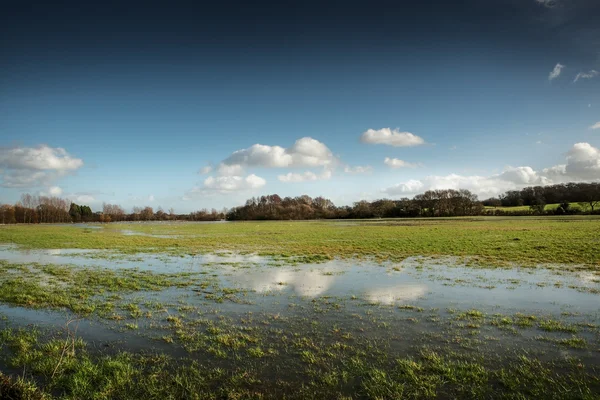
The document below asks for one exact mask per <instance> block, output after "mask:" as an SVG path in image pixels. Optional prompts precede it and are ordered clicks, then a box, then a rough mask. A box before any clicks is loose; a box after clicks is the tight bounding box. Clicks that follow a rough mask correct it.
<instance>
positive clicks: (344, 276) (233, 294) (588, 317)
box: [0, 245, 600, 362]
mask: <svg viewBox="0 0 600 400" xmlns="http://www.w3.org/2000/svg"><path fill="white" fill-rule="evenodd" d="M0 260H4V261H7V262H9V263H15V264H23V263H24V264H27V263H37V264H60V265H72V266H73V268H77V267H86V268H108V269H112V270H121V269H136V270H140V271H151V272H153V273H169V274H173V273H178V272H186V273H192V274H194V276H196V277H197V279H199V281H198V282H200V281H202V282H205V283H207V285H205V286H202V285H200V284H199V283H198V284H194V285H191V286H189V287H182V288H178V287H171V288H168V289H165V290H162V291H159V292H156V291H154V292H133V293H129V294H125V295H123V296H122V301H121V302H122V303H127V302H136V301H137V302H138V303H139V304H150V303H155V304H163V305H164V306H162V308H161V311H159V312H156V311H155V312H154V317H153V318H155V319H150V320H143V319H140V320H139V321H138V320H137V319H136V321H135V322H136V324H138V325H139V330H136V331H128V330H126V329H125V324H126V323H128V322H132V321H131V320H127V319H125V320H124V321H106V320H101V321H95V320H93V319H91V320H84V321H82V322H81V324H80V328H79V329H80V333H81V335H82V336H83V338H84V339H86V340H91V341H97V342H98V343H111V342H114V341H122V342H126V348H127V349H129V350H136V351H137V350H138V349H141V348H147V347H150V346H151V347H159V348H161V349H164V348H166V347H168V345H166V344H165V343H163V342H160V341H156V340H153V339H152V338H153V337H160V336H161V335H162V334H163V333H165V332H168V327H166V326H164V324H161V321H163V322H164V318H166V316H167V315H177V314H178V309H179V308H180V307H181V306H182V305H184V306H186V307H192V308H194V309H195V310H197V311H196V313H197V315H200V316H202V318H206V317H207V316H206V313H207V312H208V311H207V310H210V313H209V314H210V317H211V318H218V317H219V316H227V317H230V318H234V319H235V318H238V319H239V318H246V317H247V316H248V315H277V316H279V315H283V316H285V317H286V318H287V319H288V321H312V320H319V321H324V322H326V323H327V324H330V325H332V326H333V325H339V326H344V327H347V328H349V329H355V330H356V331H357V332H358V334H360V335H362V336H369V335H371V336H373V338H374V339H378V338H380V337H381V336H382V335H383V336H387V337H390V338H393V337H398V338H402V340H397V341H396V342H394V343H395V344H394V346H397V347H398V346H400V347H402V346H408V345H409V344H414V343H416V342H419V341H420V340H422V336H423V335H424V334H432V335H434V334H440V333H443V332H445V329H447V322H448V321H450V320H452V318H453V317H452V315H451V314H452V313H450V312H449V311H448V310H455V311H453V313H460V312H464V311H467V310H472V309H476V310H479V311H481V312H483V313H485V314H487V315H495V314H498V315H508V316H510V315H515V314H517V313H522V314H526V315H532V314H535V315H537V316H541V317H542V318H548V319H560V320H561V321H567V322H568V323H570V324H578V323H585V324H591V325H593V326H600V311H599V310H600V273H599V272H598V271H593V270H585V269H580V270H574V271H568V272H567V271H566V268H561V266H552V268H543V267H539V268H535V269H534V268H517V267H515V268H482V267H477V268H475V267H469V266H466V265H464V264H461V263H460V262H458V261H457V260H456V259H453V258H450V257H448V258H438V259H430V258H425V257H411V258H407V259H405V260H404V261H402V262H399V263H377V262H373V261H368V260H339V259H336V260H331V261H327V262H323V263H316V264H302V263H298V264H296V263H294V259H291V260H287V261H285V260H281V259H272V258H269V257H263V256H259V255H252V254H250V255H246V254H238V253H230V252H217V253H212V254H201V255H195V256H190V255H182V256H172V255H165V254H144V253H139V254H135V255H121V254H117V253H111V252H108V251H97V250H80V249H55V250H25V249H20V248H18V247H16V246H10V245H7V246H0ZM565 267H566V266H565ZM215 298H218V299H219V300H218V301H216V300H215ZM142 308H143V307H142ZM413 308H414V309H420V310H425V312H426V313H427V314H426V317H427V318H430V319H431V320H432V321H434V322H431V323H425V322H423V323H420V324H414V323H407V322H406V321H407V317H410V314H407V311H406V310H409V309H413ZM0 314H1V315H4V316H6V317H7V319H8V321H10V322H11V323H12V324H15V325H19V326H24V325H31V324H35V325H40V326H46V327H54V328H61V327H63V326H64V324H65V321H66V320H68V319H69V318H71V317H72V316H70V315H69V313H68V312H60V311H38V310H30V309H26V308H21V307H12V306H8V305H3V306H0ZM424 314H425V313H423V314H422V315H424ZM357 315H358V316H359V317H360V319H357V317H356V316H357ZM156 318H158V320H156ZM161 318H162V319H161ZM189 318H192V317H189ZM362 318H367V319H375V320H378V321H385V324H387V325H388V326H391V327H392V328H391V329H390V330H378V329H373V328H372V327H370V326H369V325H366V323H365V322H364V320H363V319H362ZM420 319H421V320H424V319H425V318H424V317H423V316H421V317H420ZM440 321H441V322H440ZM5 322H6V321H5ZM278 324H279V326H281V328H282V329H290V327H289V326H288V325H285V324H286V323H284V322H278ZM298 326H299V327H300V328H298ZM302 326H303V325H302V324H301V325H297V326H296V328H294V329H302ZM494 329H496V328H492V327H489V326H487V327H485V328H482V332H484V334H489V335H492V333H493V332H492V331H493V330H494ZM390 332H391V333H390ZM535 333H539V332H534V333H531V332H530V333H523V334H521V335H520V336H510V335H509V336H506V335H505V336H503V339H502V340H500V341H499V342H494V343H492V344H488V345H486V346H487V350H486V351H495V350H496V349H497V348H498V346H517V345H520V346H524V347H527V346H529V347H532V346H533V347H535V346H537V348H543V349H545V350H548V349H547V348H545V347H544V346H546V347H548V348H549V346H551V345H549V344H545V343H541V342H536V341H535V340H534V339H533V337H534V334H535ZM582 335H584V333H582ZM585 335H587V336H585ZM585 335H584V336H585V337H586V338H587V339H588V340H589V341H590V343H593V346H598V347H599V348H600V337H599V335H598V333H597V332H596V333H586V334H585ZM420 338H421V339H420ZM436 340H443V339H436ZM532 341H533V343H534V344H532ZM392 348H394V347H393V346H392ZM402 348H404V347H402ZM179 350H181V349H179ZM174 351H175V350H174ZM398 351H400V350H398ZM402 351H403V350H402ZM560 351H561V353H560V354H563V355H565V354H566V355H569V354H571V352H572V350H565V349H561V350H560ZM573 351H576V352H579V353H577V355H578V356H580V357H587V358H589V359H590V360H592V361H593V362H600V360H598V359H599V357H597V356H596V353H594V351H593V350H573ZM582 352H583V353H582ZM545 354H546V356H552V355H553V354H556V350H553V351H546V353H545ZM594 360H595V361H594Z"/></svg>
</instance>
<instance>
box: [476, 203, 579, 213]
mask: <svg viewBox="0 0 600 400" xmlns="http://www.w3.org/2000/svg"><path fill="white" fill-rule="evenodd" d="M558 206H560V203H554V204H546V208H545V210H556V209H557V208H558ZM569 207H570V208H572V209H575V210H582V211H587V210H588V209H589V207H583V208H582V207H581V206H580V205H579V204H578V203H570V205H569ZM485 209H486V210H502V211H506V212H511V211H514V212H521V211H529V210H530V209H531V208H530V207H529V206H515V207H502V206H500V207H489V206H487V207H485Z"/></svg>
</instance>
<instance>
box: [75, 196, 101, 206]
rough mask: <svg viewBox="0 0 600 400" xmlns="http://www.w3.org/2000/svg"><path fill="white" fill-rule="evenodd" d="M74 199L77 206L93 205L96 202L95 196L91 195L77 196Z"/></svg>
mask: <svg viewBox="0 0 600 400" xmlns="http://www.w3.org/2000/svg"><path fill="white" fill-rule="evenodd" d="M73 198H74V201H75V202H76V203H77V204H87V203H93V202H95V201H96V199H95V198H94V196H92V195H89V194H82V195H75V196H74V197H73Z"/></svg>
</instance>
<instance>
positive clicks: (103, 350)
mask: <svg viewBox="0 0 600 400" xmlns="http://www.w3.org/2000/svg"><path fill="white" fill-rule="evenodd" d="M599 305H600V218H597V217H594V216H570V217H547V216H546V217H539V218H536V217H502V218H500V217H474V218H448V219H410V220H403V219H378V220H344V221H341V220H340V221H294V222H292V221H289V222H288V221H277V222H267V221H265V222H235V223H229V222H223V223H111V224H103V225H100V224H69V225H36V226H33V225H13V226H0V317H1V318H0V371H1V373H2V375H1V376H0V398H15V399H20V398H31V399H38V398H39V399H41V398H65V399H84V398H86V399H87V398H96V399H113V398H132V399H134V398H149V399H154V398H156V399H159V398H160V399H168V398H172V399H178V398H191V399H195V398H197V399H206V398H208V399H246V398H253V399H271V398H289V399H306V398H331V399H358V398H366V399H401V398H402V399H404V398H409V399H410V398H414V399H421V398H472V399H480V398H505V399H523V398H554V399H564V398H570V399H597V398H600V312H599Z"/></svg>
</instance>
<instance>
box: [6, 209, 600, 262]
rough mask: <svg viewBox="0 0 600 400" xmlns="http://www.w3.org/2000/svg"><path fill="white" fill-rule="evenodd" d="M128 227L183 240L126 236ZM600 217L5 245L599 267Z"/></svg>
mask: <svg viewBox="0 0 600 400" xmlns="http://www.w3.org/2000/svg"><path fill="white" fill-rule="evenodd" d="M122 229H128V230H132V231H136V232H143V233H148V234H159V235H160V234H173V235H177V237H176V238H161V237H152V236H125V235H123V234H122V233H121V230H122ZM599 231H600V218H598V217H595V216H569V217H540V218H535V217H506V218H504V217H503V218H494V217H488V218H483V217H481V218H451V219H450V218H449V219H402V220H398V219H397V220H357V221H272V222H271V221H266V222H256V221H252V222H235V223H216V224H194V223H173V224H107V225H105V226H104V228H103V229H93V230H89V232H87V233H86V232H85V231H84V230H82V229H80V228H76V227H69V226H52V225H36V226H23V225H19V226H2V227H0V243H15V244H18V245H20V246H23V247H26V248H53V249H54V248H80V249H109V250H114V251H121V252H127V253H135V252H168V253H171V254H197V253H201V252H210V251H216V250H233V251H239V252H258V253H261V254H270V255H276V256H279V257H283V258H285V257H289V256H297V257H304V258H305V259H303V260H301V262H313V261H319V260H326V259H331V258H334V257H341V258H350V257H374V258H377V259H391V260H401V259H403V258H405V257H407V256H415V255H422V256H439V255H442V256H448V255H450V256H468V257H474V258H475V260H476V261H480V262H482V263H483V262H485V263H493V264H500V263H507V262H516V263H520V264H524V265H536V264H539V263H567V264H568V263H574V264H587V265H591V266H598V265H600V252H599V251H598V247H599V245H600V243H599V242H598V232H599Z"/></svg>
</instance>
